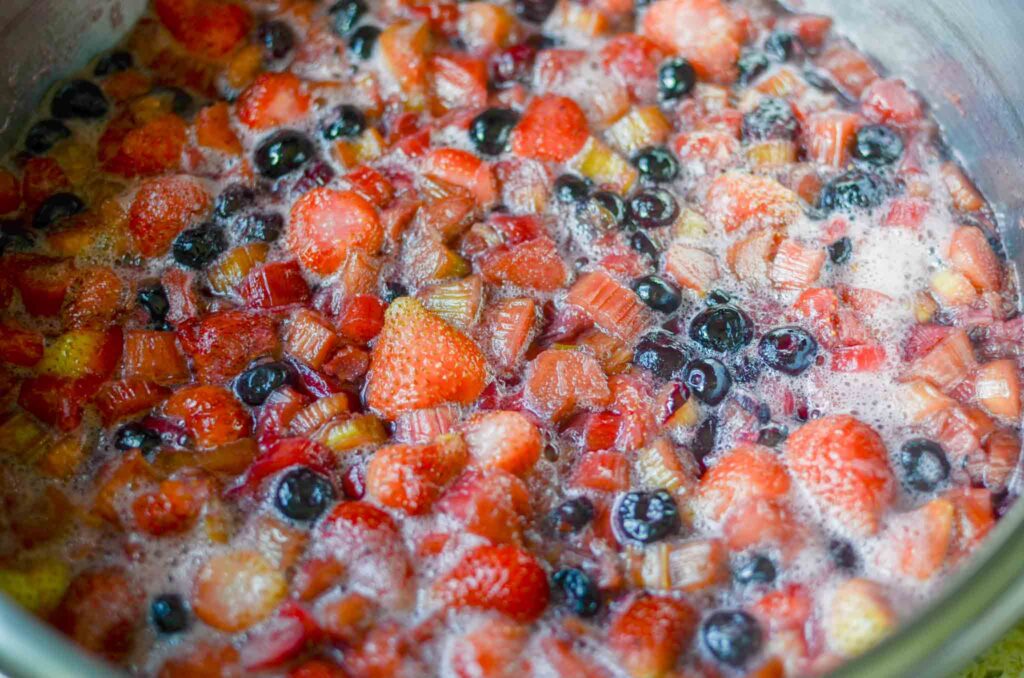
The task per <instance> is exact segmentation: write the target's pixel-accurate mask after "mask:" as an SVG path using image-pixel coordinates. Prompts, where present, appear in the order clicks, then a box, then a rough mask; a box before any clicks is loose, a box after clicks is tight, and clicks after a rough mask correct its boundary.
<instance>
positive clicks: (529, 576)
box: [434, 545, 550, 622]
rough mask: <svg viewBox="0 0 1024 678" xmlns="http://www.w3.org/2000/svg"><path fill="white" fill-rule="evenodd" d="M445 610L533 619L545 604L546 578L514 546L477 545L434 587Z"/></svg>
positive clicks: (531, 557)
mask: <svg viewBox="0 0 1024 678" xmlns="http://www.w3.org/2000/svg"><path fill="white" fill-rule="evenodd" d="M434 592H435V594H436V595H437V597H438V598H439V599H440V600H441V601H442V602H443V603H444V605H445V607H449V608H467V607H468V608H476V609H481V610H491V611H494V612H498V613H501V614H503V615H505V616H507V617H510V618H511V619H513V620H515V621H519V622H530V621H533V620H535V619H537V618H538V617H539V616H540V615H541V614H542V613H543V612H544V609H545V608H546V607H547V605H548V596H549V593H550V591H549V589H548V577H547V574H546V573H545V572H544V570H543V569H542V568H541V566H540V564H538V563H537V560H536V559H535V558H534V557H533V556H532V555H531V554H530V553H529V552H528V551H524V550H523V549H520V548H518V547H516V546H511V545H501V546H480V547H477V548H475V549H473V550H472V551H470V552H469V553H467V554H466V555H465V556H463V557H462V560H461V561H459V563H458V564H456V565H455V567H453V568H452V569H451V570H450V571H449V572H448V573H447V574H445V575H444V576H443V577H442V578H441V579H440V580H439V581H438V582H437V583H436V584H435V585H434Z"/></svg>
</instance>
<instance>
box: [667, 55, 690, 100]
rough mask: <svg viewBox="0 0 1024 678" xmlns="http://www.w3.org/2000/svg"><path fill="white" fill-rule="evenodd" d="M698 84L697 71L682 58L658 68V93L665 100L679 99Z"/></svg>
mask: <svg viewBox="0 0 1024 678" xmlns="http://www.w3.org/2000/svg"><path fill="white" fill-rule="evenodd" d="M696 84H697V71H695V70H694V69H693V64H691V63H690V62H689V61H687V60H686V59H684V58H682V57H674V58H672V59H668V60H667V61H665V62H663V63H662V64H661V66H659V67H658V92H659V93H660V94H661V98H663V99H678V98H680V97H684V96H686V95H687V94H689V93H690V92H691V91H692V90H693V87H694V85H696Z"/></svg>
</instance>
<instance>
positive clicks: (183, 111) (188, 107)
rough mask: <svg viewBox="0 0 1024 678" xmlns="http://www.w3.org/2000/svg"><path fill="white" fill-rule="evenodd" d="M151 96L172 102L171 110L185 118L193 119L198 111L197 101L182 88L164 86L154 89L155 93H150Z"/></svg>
mask: <svg viewBox="0 0 1024 678" xmlns="http://www.w3.org/2000/svg"><path fill="white" fill-rule="evenodd" d="M150 96H158V97H162V98H164V99H167V100H168V101H169V102H170V106H171V110H172V111H174V112H175V113H176V114H178V115H180V116H182V117H185V118H191V117H192V115H193V114H194V113H195V112H196V110H197V109H196V105H195V103H196V101H195V99H194V98H193V97H192V95H191V94H189V93H188V92H186V91H185V90H183V89H182V88H180V87H172V86H163V85H161V86H159V87H154V88H153V91H152V92H150Z"/></svg>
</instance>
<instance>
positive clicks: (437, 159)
mask: <svg viewBox="0 0 1024 678" xmlns="http://www.w3.org/2000/svg"><path fill="white" fill-rule="evenodd" d="M423 174H424V175H426V176H428V177H432V178H434V179H438V180H440V181H443V182H445V183H447V184H451V185H452V186H458V187H460V188H464V189H466V190H467V191H469V192H470V193H471V194H472V195H473V197H474V198H475V199H476V201H477V203H478V204H479V205H481V206H487V205H490V204H491V203H493V202H494V199H495V195H496V194H497V191H498V186H497V183H496V182H495V179H494V172H493V171H492V170H491V166H490V165H488V164H487V163H485V162H484V161H482V160H481V159H480V158H478V157H476V156H475V155H473V154H472V153H470V152H469V151H462V150H459V149H457V148H438V149H436V150H434V151H431V152H430V155H428V156H427V157H426V158H424V159H423Z"/></svg>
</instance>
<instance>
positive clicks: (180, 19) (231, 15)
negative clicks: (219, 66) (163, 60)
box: [155, 0, 252, 59]
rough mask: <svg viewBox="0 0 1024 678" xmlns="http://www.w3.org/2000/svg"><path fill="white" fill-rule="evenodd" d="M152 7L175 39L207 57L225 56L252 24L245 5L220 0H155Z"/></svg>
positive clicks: (192, 50) (195, 52)
mask: <svg viewBox="0 0 1024 678" xmlns="http://www.w3.org/2000/svg"><path fill="white" fill-rule="evenodd" d="M155 9H156V14H157V16H158V17H159V18H160V22H161V23H163V25H164V26H166V27H167V30H169V31H170V32H171V35H173V36H174V38H175V40H177V41H178V42H180V43H182V44H183V45H185V47H186V48H187V49H188V50H189V51H190V52H192V53H194V54H197V55H199V56H202V57H207V58H210V59H219V58H220V57H223V56H227V54H229V53H230V52H231V51H232V50H233V49H234V48H235V46H236V45H238V43H240V42H241V41H242V40H244V39H245V36H246V35H247V34H248V33H249V28H250V26H251V25H252V17H251V16H250V14H249V11H248V10H247V9H245V8H244V7H241V6H240V5H236V4H234V3H232V2H223V1H222V0H157V1H156V3H155Z"/></svg>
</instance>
